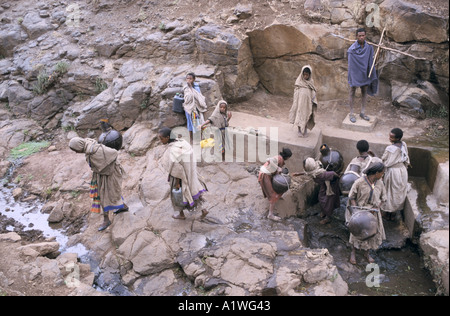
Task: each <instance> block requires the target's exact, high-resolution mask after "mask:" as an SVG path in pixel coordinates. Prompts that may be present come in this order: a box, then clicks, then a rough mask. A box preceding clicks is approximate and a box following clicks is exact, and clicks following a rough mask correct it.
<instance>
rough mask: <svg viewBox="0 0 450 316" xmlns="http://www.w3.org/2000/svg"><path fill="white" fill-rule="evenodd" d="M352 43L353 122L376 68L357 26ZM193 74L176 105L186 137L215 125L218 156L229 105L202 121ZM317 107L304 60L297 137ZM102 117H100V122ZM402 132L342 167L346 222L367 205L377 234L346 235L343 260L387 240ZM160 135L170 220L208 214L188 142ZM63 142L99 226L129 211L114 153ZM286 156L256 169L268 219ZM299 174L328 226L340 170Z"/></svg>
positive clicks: (402, 165) (399, 182)
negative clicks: (84, 167)
mask: <svg viewBox="0 0 450 316" xmlns="http://www.w3.org/2000/svg"><path fill="white" fill-rule="evenodd" d="M356 35H357V41H356V42H355V43H354V44H353V45H352V46H351V47H350V48H349V50H348V57H349V74H348V81H349V85H350V121H351V122H353V123H354V122H356V118H355V116H354V114H353V98H354V95H355V90H356V88H357V87H361V92H362V100H363V101H362V107H361V113H360V117H361V118H362V119H364V120H369V117H367V115H366V114H365V113H364V110H365V103H366V95H367V93H369V94H371V93H373V92H374V89H375V90H376V72H373V73H372V75H371V76H367V73H368V71H369V70H368V69H369V64H370V62H371V60H372V59H373V48H372V47H371V46H370V45H368V44H366V43H365V30H363V29H358V30H357V33H356ZM195 79H196V78H195V74H194V73H188V74H187V75H186V85H185V86H184V88H183V93H184V103H183V108H184V111H185V115H186V121H187V128H188V130H189V132H190V136H191V137H190V138H191V141H192V139H193V134H195V133H199V132H200V133H201V132H202V131H203V130H204V129H205V128H206V127H207V126H208V125H212V126H214V127H216V129H215V131H216V133H217V135H215V141H217V142H218V143H219V146H218V148H220V152H221V153H222V157H223V155H224V154H225V149H226V147H227V132H226V129H227V127H228V126H229V121H230V119H231V118H232V113H231V112H230V111H229V110H228V103H227V102H226V101H224V100H221V101H219V102H218V104H217V105H216V107H215V109H214V111H213V113H212V115H211V116H210V117H209V118H208V119H207V120H205V118H204V114H205V112H206V111H207V104H206V100H205V97H204V96H203V94H202V93H201V91H200V88H199V86H198V84H197V83H196V82H195ZM316 108H317V99H316V88H315V85H314V80H313V79H312V68H311V66H309V65H307V66H304V67H303V68H302V70H301V73H300V75H299V77H298V78H297V80H296V82H295V92H294V101H293V104H292V108H291V110H290V112H289V121H290V123H291V124H294V126H297V128H298V136H299V137H307V130H308V129H309V130H311V129H312V128H313V127H314V111H315V109H316ZM106 121H107V120H106ZM402 136H403V132H402V131H401V130H400V129H399V128H394V129H393V130H392V131H391V132H390V134H389V140H390V141H391V143H392V145H390V146H388V147H387V148H386V150H385V152H384V154H383V156H382V157H381V158H377V157H376V156H375V155H374V154H373V153H372V152H371V151H369V144H368V142H367V141H365V140H361V141H359V142H358V143H357V145H356V147H357V150H358V152H359V155H358V156H357V157H356V158H354V159H353V160H352V161H351V162H350V164H349V165H348V167H347V169H346V171H345V173H347V172H352V173H355V174H357V175H358V179H357V180H356V181H355V182H354V184H353V185H352V187H351V190H350V192H349V193H348V207H347V209H346V214H345V215H346V221H347V222H348V221H349V220H350V218H351V216H352V215H353V214H354V213H355V212H358V210H359V208H358V207H363V208H364V207H365V208H370V209H371V211H372V212H373V213H374V214H375V215H376V217H377V220H378V228H377V234H376V235H375V236H372V237H371V238H370V239H368V240H360V239H358V238H355V236H353V235H352V234H350V240H349V242H350V244H351V245H352V254H351V258H350V262H351V263H353V264H356V259H355V249H362V250H366V251H367V259H368V260H369V261H370V262H372V261H373V259H372V258H371V257H370V255H369V252H368V251H369V250H370V249H377V248H378V247H379V246H380V245H381V242H382V241H383V240H384V239H385V238H386V235H385V232H384V228H383V221H382V219H381V218H382V217H381V216H382V215H381V214H382V213H383V214H384V216H385V217H386V218H387V219H393V218H394V217H395V214H396V213H398V211H399V210H401V209H403V204H404V201H405V198H406V185H407V181H408V174H407V169H406V168H407V166H408V165H409V157H408V150H407V146H406V144H405V142H403V141H402ZM158 137H159V140H160V141H161V143H162V144H164V145H166V146H167V150H166V152H165V157H163V159H162V160H161V161H163V162H164V163H165V166H164V167H165V169H166V170H167V172H168V182H169V184H170V192H171V201H172V205H173V206H174V209H175V210H178V212H179V214H177V215H173V218H174V219H177V220H184V219H186V216H185V214H184V211H185V210H186V209H191V210H192V209H197V208H201V218H204V217H205V216H206V215H207V214H208V211H207V210H206V208H204V207H202V204H203V201H204V200H203V194H204V193H205V192H206V191H207V190H208V189H207V186H206V184H205V182H204V181H203V180H202V178H201V176H200V175H199V174H198V172H197V166H196V159H195V157H194V151H193V149H192V146H191V144H190V142H188V141H185V140H183V139H182V138H179V137H177V136H176V135H174V133H173V132H172V130H171V129H170V128H167V127H164V128H162V129H160V130H159V133H158ZM69 147H70V148H71V149H72V150H73V151H75V152H77V153H84V154H85V156H86V161H87V162H88V164H89V167H90V168H91V169H92V171H93V175H92V181H91V191H90V195H91V197H92V199H93V203H92V208H91V211H93V212H96V213H101V211H100V210H103V214H104V221H103V224H102V225H101V226H100V228H99V229H98V230H99V231H103V230H105V229H106V228H107V227H109V225H111V221H110V219H109V216H108V212H109V211H113V212H114V213H115V214H119V213H121V212H126V211H128V206H127V205H126V204H125V202H124V199H123V197H122V194H121V185H122V178H123V175H124V172H123V169H122V167H121V166H120V163H119V162H118V161H117V157H118V150H119V149H120V148H117V147H115V146H110V145H108V143H105V142H97V141H95V140H93V139H83V138H80V137H75V138H73V139H71V140H70V143H69ZM291 156H292V151H291V150H290V149H289V148H283V150H282V151H281V152H280V153H279V155H277V156H275V157H272V158H269V159H268V160H267V162H266V163H265V164H264V165H263V166H261V168H260V172H259V176H258V183H259V184H260V186H261V189H262V193H263V195H264V197H265V198H267V199H268V201H269V212H268V216H267V218H268V219H269V220H272V221H280V220H281V218H280V217H278V216H276V215H275V214H274V210H275V203H276V202H277V201H278V200H279V199H280V198H281V196H282V194H280V193H277V192H275V190H274V189H273V186H272V179H273V177H274V175H276V174H277V173H280V172H281V171H282V168H283V167H284V165H285V162H286V161H287V160H288V159H289V158H290V157H291ZM303 169H304V171H305V172H304V173H294V174H292V175H293V176H298V175H300V174H307V175H309V176H311V177H312V178H313V179H314V181H315V182H316V183H318V184H319V186H320V190H319V203H320V206H321V210H322V214H321V216H322V218H323V219H322V220H321V221H320V223H321V224H327V223H329V222H330V221H331V219H332V214H333V211H334V210H335V209H336V208H338V207H339V206H340V195H341V191H340V187H339V179H340V176H341V175H340V174H338V173H336V172H335V171H327V170H325V169H324V168H323V167H322V165H321V163H320V161H318V160H315V159H314V158H307V159H305V160H304V162H303Z"/></svg>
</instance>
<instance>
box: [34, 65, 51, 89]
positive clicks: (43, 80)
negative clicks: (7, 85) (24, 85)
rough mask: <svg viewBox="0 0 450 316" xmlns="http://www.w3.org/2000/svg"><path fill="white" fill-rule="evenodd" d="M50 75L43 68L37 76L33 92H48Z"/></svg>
mask: <svg viewBox="0 0 450 316" xmlns="http://www.w3.org/2000/svg"><path fill="white" fill-rule="evenodd" d="M49 78H50V76H49V75H48V74H47V72H46V71H45V70H41V71H40V72H39V75H38V76H37V82H36V83H35V84H34V86H33V92H34V93H35V94H37V95H42V94H44V93H45V92H47V88H48V82H49Z"/></svg>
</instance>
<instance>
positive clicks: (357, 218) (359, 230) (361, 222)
mask: <svg viewBox="0 0 450 316" xmlns="http://www.w3.org/2000/svg"><path fill="white" fill-rule="evenodd" d="M352 209H353V215H352V216H351V218H350V220H349V222H348V230H349V231H350V233H352V235H353V236H355V237H356V238H357V239H359V240H366V239H369V238H371V237H373V236H375V235H376V233H377V232H378V220H377V217H376V216H375V215H373V214H372V212H371V211H370V210H367V209H361V208H358V207H356V206H353V207H352Z"/></svg>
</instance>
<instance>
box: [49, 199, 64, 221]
mask: <svg viewBox="0 0 450 316" xmlns="http://www.w3.org/2000/svg"><path fill="white" fill-rule="evenodd" d="M63 204H64V201H63V200H60V201H58V203H57V204H56V205H54V207H53V209H52V211H51V212H50V215H49V216H48V218H47V221H48V222H49V223H59V222H61V221H62V220H63V219H64V212H63Z"/></svg>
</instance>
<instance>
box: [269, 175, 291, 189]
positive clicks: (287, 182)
mask: <svg viewBox="0 0 450 316" xmlns="http://www.w3.org/2000/svg"><path fill="white" fill-rule="evenodd" d="M290 186H291V177H290V176H289V174H287V173H277V174H276V175H274V176H273V178H272V187H273V190H274V191H275V192H276V193H278V194H283V193H285V192H287V190H289V187H290Z"/></svg>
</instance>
